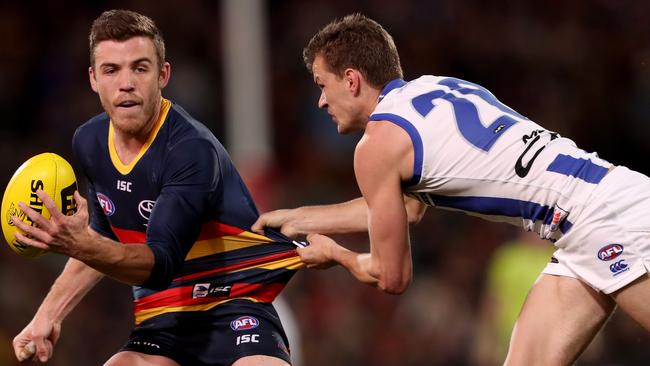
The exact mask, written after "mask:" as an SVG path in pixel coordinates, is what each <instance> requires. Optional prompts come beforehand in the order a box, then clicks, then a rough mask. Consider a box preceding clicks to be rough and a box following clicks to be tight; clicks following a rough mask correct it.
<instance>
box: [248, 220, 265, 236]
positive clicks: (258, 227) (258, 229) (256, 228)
mask: <svg viewBox="0 0 650 366" xmlns="http://www.w3.org/2000/svg"><path fill="white" fill-rule="evenodd" d="M265 226H266V223H265V222H264V219H263V218H262V217H261V216H260V217H259V218H258V219H257V221H255V223H253V226H251V231H252V232H254V233H257V234H260V235H264V227H265Z"/></svg>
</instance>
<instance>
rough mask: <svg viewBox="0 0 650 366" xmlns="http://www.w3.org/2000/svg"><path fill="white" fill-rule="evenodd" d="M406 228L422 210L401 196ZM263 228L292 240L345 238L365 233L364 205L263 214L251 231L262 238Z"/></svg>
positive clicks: (350, 203) (360, 200) (357, 202)
mask: <svg viewBox="0 0 650 366" xmlns="http://www.w3.org/2000/svg"><path fill="white" fill-rule="evenodd" d="M404 205H405V207H406V213H407V217H408V222H409V224H417V223H418V222H420V220H421V219H422V216H424V212H425V210H426V206H425V205H424V204H422V203H421V202H419V201H417V200H415V199H413V198H410V197H407V196H404ZM264 227H272V228H278V229H280V232H282V233H283V234H284V235H287V236H289V237H292V238H293V237H296V236H299V235H308V234H315V233H319V234H325V235H331V234H349V233H359V232H367V231H368V205H367V204H366V200H365V199H364V198H363V197H359V198H356V199H353V200H350V201H347V202H343V203H337V204H331V205H318V206H302V207H298V208H294V209H282V210H275V211H270V212H266V213H263V214H262V215H260V217H259V218H258V219H257V221H256V222H255V224H253V227H252V229H253V231H254V232H256V233H258V234H264Z"/></svg>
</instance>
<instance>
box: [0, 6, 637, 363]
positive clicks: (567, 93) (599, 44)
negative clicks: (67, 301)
mask: <svg viewBox="0 0 650 366" xmlns="http://www.w3.org/2000/svg"><path fill="white" fill-rule="evenodd" d="M242 1H245V2H251V1H252V2H255V3H257V4H258V5H259V4H261V6H262V15H263V23H262V26H263V29H264V34H265V36H266V44H265V46H266V55H267V57H268V60H265V61H266V69H265V72H266V75H267V77H268V84H267V85H268V91H269V98H270V99H269V101H268V102H269V110H270V118H268V119H269V122H270V123H271V129H270V131H271V136H270V137H271V147H272V149H271V155H270V158H269V159H265V164H264V165H265V166H263V167H260V166H259V164H256V163H255V162H254V161H247V160H246V159H243V160H242V159H239V160H238V161H237V164H238V165H239V166H240V168H241V169H242V172H243V175H244V177H245V179H246V181H247V183H248V184H249V186H250V187H251V188H252V190H253V194H254V196H255V198H256V201H257V202H258V204H259V206H260V209H261V210H262V211H266V210H270V209H275V208H285V207H296V206H299V205H304V204H324V203H334V202H339V201H342V200H348V199H352V198H355V197H356V196H358V195H359V192H358V189H357V187H356V184H355V181H354V175H353V170H352V154H353V149H354V145H355V143H356V141H357V140H358V138H359V136H358V135H351V136H343V137H340V136H338V135H337V134H336V131H335V127H334V125H333V124H332V123H331V121H329V119H328V116H327V114H326V113H324V112H322V111H319V110H318V109H317V108H316V104H317V98H318V90H317V88H316V87H315V86H314V85H313V82H312V80H311V76H310V75H309V74H308V72H307V71H306V69H305V67H304V65H303V63H302V56H301V53H302V47H303V46H304V45H305V44H306V42H308V40H309V38H310V37H311V36H312V35H313V34H314V33H315V32H316V31H317V30H318V29H319V28H320V27H322V26H323V25H325V24H326V23H327V22H329V21H330V20H332V19H333V18H336V17H342V16H344V15H346V14H348V13H351V12H357V11H358V12H363V13H365V14H366V15H368V16H370V17H371V18H374V19H375V20H377V21H379V22H380V23H381V24H383V25H384V26H385V27H386V29H387V30H388V31H389V32H391V33H392V34H393V36H394V38H395V42H396V44H397V47H398V50H399V51H400V54H401V58H402V65H403V67H404V71H405V78H406V79H407V80H408V79H412V78H416V77H418V76H420V75H421V74H435V75H447V76H454V77H458V78H462V79H467V80H470V81H472V82H475V83H478V84H481V85H483V86H484V87H486V88H488V89H489V90H490V91H492V92H493V93H494V94H495V95H496V96H497V97H498V98H499V99H500V100H501V101H502V102H504V103H506V104H507V105H509V106H510V107H512V108H514V109H515V110H517V111H519V112H520V113H521V114H523V115H526V116H527V117H529V118H531V119H532V120H534V121H536V122H538V123H540V124H541V125H543V126H544V127H546V128H548V129H550V130H554V131H557V132H559V133H560V134H562V135H564V136H567V137H570V138H572V139H573V140H574V141H576V143H577V144H578V146H580V147H582V148H583V149H585V150H588V151H597V152H598V153H599V155H600V156H601V157H602V158H604V159H606V160H609V161H611V162H612V163H614V164H618V165H626V166H628V167H630V168H633V169H636V170H638V171H641V172H643V173H645V174H650V163H649V162H648V161H647V160H648V159H647V156H648V155H649V154H648V153H649V152H650V144H648V143H647V140H648V138H649V137H650V131H649V129H650V124H649V123H648V116H649V115H650V103H648V97H650V65H649V63H650V21H648V19H649V15H648V14H650V3H649V2H647V1H626V2H617V1H605V0H595V1H583V0H580V1H569V2H567V1H557V0H549V1H544V2H538V1H529V0H526V1H504V2H494V1H424V0H403V1H390V0H375V1H365V0H326V1H325V0H322V1H299V0H287V1H279V0H277V1H266V2H259V3H258V2H256V1H255V0H242ZM222 5H223V1H221V2H220V1H209V0H204V1H183V2H181V1H178V2H175V1H153V0H147V1H138V2H131V1H95V2H82V1H68V2H65V4H63V3H59V2H56V3H53V2H49V3H26V2H20V3H19V2H7V1H4V2H1V3H0V116H1V117H2V119H1V120H0V156H2V159H0V185H1V186H3V187H4V186H5V185H6V184H7V182H8V181H9V179H10V177H11V175H12V174H13V172H14V171H15V169H16V168H17V167H18V166H19V165H20V164H21V163H22V162H23V161H24V160H26V159H27V158H29V157H31V156H33V155H35V154H37V153H40V152H45V151H52V152H56V153H59V154H60V155H62V156H64V157H66V158H68V159H70V160H72V156H71V149H70V141H71V137H72V134H73V132H74V130H75V128H76V127H77V126H79V125H80V124H81V123H83V122H84V121H86V120H87V119H89V118H90V117H92V116H93V115H95V114H97V113H99V112H101V106H100V104H99V100H98V98H97V96H96V95H95V94H94V93H93V92H92V91H91V89H90V87H89V85H88V80H87V79H88V76H87V75H88V74H87V68H88V45H87V35H88V29H89V27H90V25H91V22H92V20H93V19H94V18H95V17H97V16H98V15H99V14H100V13H101V12H102V11H103V10H108V9H112V8H128V9H131V10H135V11H139V12H142V13H144V14H146V15H148V16H150V17H152V18H153V19H154V20H155V21H156V23H157V24H158V26H159V27H160V28H161V29H162V31H163V35H164V37H165V41H166V46H167V58H168V61H170V62H171V64H172V70H173V71H172V78H171V83H170V85H169V86H168V88H167V89H166V90H165V91H164V95H165V96H166V97H167V98H170V99H172V100H174V101H175V102H178V103H179V104H181V105H183V106H184V107H185V108H186V109H187V110H188V111H189V112H190V113H191V114H192V115H193V116H195V117H196V118H198V119H199V120H201V121H203V122H204V123H205V124H206V125H207V126H208V127H209V128H210V129H212V130H213V131H214V133H215V134H216V135H217V137H219V138H220V139H221V140H222V142H223V143H224V144H225V145H226V147H227V148H229V149H235V148H236V147H233V146H232V145H231V142H229V138H228V136H227V134H226V133H225V131H226V128H225V125H226V123H227V121H226V119H227V117H226V116H227V113H226V112H225V109H226V107H225V102H224V99H225V97H224V94H225V90H224V89H225V87H224V79H226V75H224V73H225V71H224V59H225V57H227V56H228V55H226V54H224V48H223V39H224V36H226V35H225V34H223V32H224V31H223V27H222V24H221V23H222V19H223V18H222V16H223V8H222ZM243 26H246V24H243ZM236 160H237V159H236ZM518 231H519V229H518V228H511V227H509V226H503V225H500V224H494V223H486V222H483V221H479V220H476V219H472V218H469V217H467V216H463V215H460V214H455V213H449V212H438V211H436V210H429V212H428V213H427V216H426V217H425V219H424V222H422V223H421V224H420V225H419V226H418V227H415V228H413V230H412V244H413V256H414V264H415V269H414V271H415V278H414V282H413V284H412V287H411V288H410V289H409V290H408V291H407V292H406V293H405V294H404V295H402V296H400V297H395V296H389V295H384V294H382V293H380V292H379V291H377V290H374V289H372V288H370V287H366V286H364V285H361V284H358V283H356V282H355V281H354V280H353V278H352V276H350V275H349V274H347V273H346V272H345V271H343V270H341V269H338V268H335V269H331V270H328V271H316V270H304V271H301V272H300V273H298V274H297V275H296V276H295V277H294V279H293V280H292V282H290V284H289V285H288V287H287V289H286V290H285V292H284V299H285V301H286V302H287V303H288V305H289V306H290V307H291V308H292V309H293V315H294V317H295V319H296V322H297V326H298V333H299V334H300V336H299V340H300V346H299V347H298V348H297V349H295V351H296V352H300V354H301V359H302V362H301V364H302V365H309V366H325V365H341V366H347V365H377V366H383V365H387V366H388V365H408V366H416V365H481V366H482V365H485V366H488V365H496V364H499V360H501V361H502V357H503V352H504V347H507V335H505V336H504V335H501V334H502V333H504V330H505V334H509V331H510V328H511V326H512V323H511V320H502V319H501V315H500V314H501V313H507V316H506V318H508V316H509V317H510V318H512V316H515V315H516V309H517V308H518V306H515V309H514V310H513V309H509V308H508V307H512V304H515V303H516V301H515V296H518V297H517V298H518V299H519V297H521V296H523V295H525V289H526V288H528V286H529V283H521V282H522V280H521V279H522V278H523V277H524V276H523V275H522V274H521V273H523V272H525V273H526V275H527V276H528V277H530V276H531V275H532V277H531V278H532V279H534V277H535V276H536V275H537V274H538V273H539V271H540V270H541V269H542V267H543V263H544V261H545V260H546V259H547V258H548V253H549V251H550V250H551V249H552V248H551V247H550V245H547V246H546V247H544V246H541V248H543V249H542V250H538V249H537V248H540V246H539V245H538V244H537V243H536V240H535V239H534V238H532V237H522V236H520V234H519V232H518ZM339 239H340V240H341V242H342V243H344V244H346V245H347V246H349V247H352V248H355V249H356V250H365V249H366V248H367V244H366V243H367V237H366V236H364V235H358V236H350V237H341V238H339ZM504 248H506V249H513V248H514V249H513V250H512V252H517V250H519V249H521V250H522V252H524V253H526V254H517V255H510V254H507V253H506V254H503V251H505V249H504ZM517 248H518V249H517ZM522 248H523V249H522ZM526 248H528V249H530V250H528V249H526ZM533 248H535V249H533ZM529 258H530V262H528V261H529ZM540 260H541V261H540ZM64 263H65V258H63V257H60V256H57V255H47V256H44V257H41V258H38V259H36V260H30V259H26V258H22V257H20V256H18V255H16V254H14V253H13V252H12V251H11V250H10V249H9V248H8V247H7V246H6V245H2V246H0V365H14V364H15V361H14V357H13V351H12V349H11V340H12V338H13V337H14V335H15V334H17V333H18V332H19V331H20V330H21V329H22V328H23V327H24V326H25V325H26V324H27V323H28V322H29V321H30V320H31V317H32V315H33V314H34V312H35V311H36V309H37V308H38V305H39V304H40V301H41V300H42V298H43V297H44V295H45V294H46V292H47V291H48V289H49V286H50V284H51V283H52V281H53V280H54V279H55V278H56V276H57V275H58V273H59V272H60V270H61V269H62V267H63V265H64ZM528 263H536V264H535V265H528ZM520 267H523V268H520ZM510 269H512V270H513V271H512V273H508V271H509V270H510ZM515 269H516V270H517V271H519V270H520V271H523V272H517V271H515ZM508 281H514V282H517V285H514V284H513V285H509V283H510V282H508ZM517 286H518V287H521V290H520V291H519V293H518V294H504V293H502V292H503V291H502V290H503V289H506V288H508V289H510V288H515V287H517ZM504 300H505V301H504ZM517 301H521V300H520V299H519V300H517ZM513 314H514V315H513ZM131 324H132V315H131V302H130V289H129V288H128V286H125V285H121V284H118V283H116V282H114V281H111V280H104V281H102V283H100V284H99V285H98V286H97V288H95V289H94V290H93V291H92V292H91V293H90V294H89V295H88V296H87V298H86V299H84V300H83V301H82V303H81V304H80V305H79V306H78V308H77V309H76V310H75V311H74V312H73V313H72V314H71V315H70V316H69V317H68V319H67V320H66V322H64V324H63V333H62V336H61V339H60V341H59V344H58V346H57V348H56V350H55V354H54V358H53V359H52V361H51V362H50V364H51V365H97V364H101V363H102V362H103V361H105V360H106V359H108V357H110V355H112V354H113V353H114V352H115V351H116V350H117V349H119V347H120V346H121V345H122V343H123V342H124V341H125V339H126V337H127V335H128V332H129V329H130V327H131ZM504 342H505V346H504ZM648 345H650V336H649V335H648V334H647V333H646V332H645V331H643V330H642V329H641V328H640V327H639V326H638V325H636V324H635V323H633V322H632V321H631V320H629V318H627V316H625V315H624V314H621V313H616V314H615V315H614V317H613V320H612V321H610V323H609V324H607V325H606V327H605V328H604V330H603V332H602V333H601V334H600V335H599V336H598V337H597V338H596V340H595V341H594V342H593V344H592V346H591V347H590V348H589V349H588V350H587V351H586V352H585V354H584V355H583V356H582V357H581V358H580V360H579V361H578V365H643V364H648V363H650V352H649V351H648ZM215 346H218V345H215Z"/></svg>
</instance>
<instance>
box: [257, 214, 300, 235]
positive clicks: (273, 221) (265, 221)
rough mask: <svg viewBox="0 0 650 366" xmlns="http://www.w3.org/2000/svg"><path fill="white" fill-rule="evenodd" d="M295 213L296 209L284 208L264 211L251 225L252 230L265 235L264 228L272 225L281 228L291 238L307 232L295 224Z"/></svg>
mask: <svg viewBox="0 0 650 366" xmlns="http://www.w3.org/2000/svg"><path fill="white" fill-rule="evenodd" d="M295 215H296V209H283V210H275V211H269V212H267V213H263V214H262V215H260V217H259V218H258V219H257V221H255V223H254V224H253V226H252V227H251V230H253V232H255V233H258V234H260V235H264V228H265V227H270V228H274V229H279V230H280V232H281V233H282V234H284V235H286V236H288V237H290V238H295V237H297V236H299V235H304V234H307V233H305V232H301V231H300V230H299V229H298V227H296V225H295V224H296V221H297V220H296V218H295V217H294V216H295Z"/></svg>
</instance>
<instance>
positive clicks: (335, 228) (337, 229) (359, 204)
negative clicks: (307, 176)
mask: <svg viewBox="0 0 650 366" xmlns="http://www.w3.org/2000/svg"><path fill="white" fill-rule="evenodd" d="M291 224H292V226H293V227H294V229H295V231H297V232H300V233H303V234H311V233H319V234H348V233H356V232H366V231H368V206H367V205H366V201H365V200H364V199H363V198H357V199H353V200H351V201H347V202H343V203H337V204H333V205H320V206H303V207H299V208H296V209H294V210H293V212H292V222H291Z"/></svg>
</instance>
